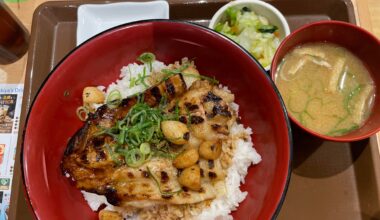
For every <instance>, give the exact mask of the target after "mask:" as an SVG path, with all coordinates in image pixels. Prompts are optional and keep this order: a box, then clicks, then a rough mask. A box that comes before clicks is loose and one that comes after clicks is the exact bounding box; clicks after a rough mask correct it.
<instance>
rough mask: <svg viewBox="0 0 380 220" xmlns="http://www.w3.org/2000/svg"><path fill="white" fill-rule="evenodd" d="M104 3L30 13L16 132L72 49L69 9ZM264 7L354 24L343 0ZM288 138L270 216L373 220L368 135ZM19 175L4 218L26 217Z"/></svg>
mask: <svg viewBox="0 0 380 220" xmlns="http://www.w3.org/2000/svg"><path fill="white" fill-rule="evenodd" d="M109 2H115V1H106V2H104V1H101V2H100V1H95V2H94V1H81V2H70V1H65V2H63V1H62V2H46V3H44V4H42V5H40V6H39V7H38V8H37V9H36V11H35V13H34V17H33V24H32V32H31V46H30V51H29V57H28V64H27V69H26V79H25V90H24V104H23V111H22V116H21V126H22V127H23V123H24V120H25V117H26V113H27V111H28V109H29V107H30V104H31V102H32V100H33V98H34V96H35V95H36V92H37V90H38V88H39V87H40V85H41V84H42V82H43V81H44V80H45V78H46V76H47V75H48V73H49V72H50V71H51V70H52V69H53V67H54V66H55V65H56V64H57V63H58V62H59V61H60V60H61V59H62V58H63V57H64V56H65V55H66V54H67V53H68V52H69V51H70V50H71V49H73V48H74V47H75V42H76V24H77V7H78V6H79V5H80V4H85V3H109ZM226 2H227V1H226V0H206V1H198V0H190V1H184V0H169V4H170V18H171V19H177V20H186V21H191V22H195V23H198V24H201V25H207V24H208V22H209V19H210V18H211V16H212V15H213V14H214V13H215V12H216V10H217V9H218V8H220V7H221V6H222V5H224V4H225V3H226ZM269 2H270V4H272V5H274V6H275V7H277V8H278V9H279V10H280V11H281V12H283V13H284V15H285V17H286V19H287V20H288V22H289V24H290V28H291V30H294V29H295V28H297V27H299V26H301V25H303V24H306V23H309V22H312V21H317V20H326V19H332V20H341V21H348V22H351V23H355V21H356V20H355V17H354V11H353V6H352V3H351V1H350V0H319V1H314V0H271V1H269ZM293 127H294V126H293ZM20 132H22V131H20ZM21 134H22V133H20V135H19V137H20V140H19V142H18V143H19V146H18V152H20V143H21V137H22V135H21ZM294 139H295V145H294V156H293V172H292V177H291V181H290V185H289V190H288V193H287V197H286V200H285V203H284V205H283V208H282V210H281V212H280V215H279V217H278V219H290V220H297V219H302V220H303V219H318V220H322V219H323V220H325V219H334V220H335V219H364V220H370V219H371V220H372V219H380V199H379V198H380V196H379V191H380V183H379V182H380V179H379V178H380V158H379V152H378V151H377V147H378V141H377V139H376V137H372V138H371V139H367V140H363V141H361V142H355V143H333V142H327V141H322V140H320V139H317V138H314V137H311V136H309V135H307V134H305V133H303V132H301V131H300V130H298V129H297V128H294ZM17 155H19V153H18V154H17ZM19 159H20V158H16V160H17V161H18V160H19ZM20 172H21V171H20V164H16V167H15V176H14V181H13V186H12V198H11V207H10V209H11V213H10V219H30V218H31V216H32V215H31V214H30V213H29V211H25V209H26V207H27V205H26V204H27V202H26V201H25V199H24V197H23V193H20V191H22V190H21V188H22V187H21V186H22V184H21V179H20V178H21V174H20Z"/></svg>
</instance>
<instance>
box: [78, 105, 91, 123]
mask: <svg viewBox="0 0 380 220" xmlns="http://www.w3.org/2000/svg"><path fill="white" fill-rule="evenodd" d="M76 113H77V116H78V118H79V119H80V120H81V121H86V120H87V118H88V113H89V110H88V109H87V108H86V107H84V106H80V107H78V108H77V111H76Z"/></svg>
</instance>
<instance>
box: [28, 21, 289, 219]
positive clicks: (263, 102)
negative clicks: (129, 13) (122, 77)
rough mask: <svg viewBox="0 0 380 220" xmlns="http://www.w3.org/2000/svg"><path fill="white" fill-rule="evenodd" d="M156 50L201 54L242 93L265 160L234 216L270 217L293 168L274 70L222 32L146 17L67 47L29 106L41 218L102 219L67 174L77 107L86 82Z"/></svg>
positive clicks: (31, 168) (34, 189) (31, 180)
mask: <svg viewBox="0 0 380 220" xmlns="http://www.w3.org/2000/svg"><path fill="white" fill-rule="evenodd" d="M145 51H151V52H153V53H155V54H156V56H157V59H158V60H162V61H164V62H165V63H171V62H173V61H176V60H180V59H181V58H182V57H189V58H195V63H196V65H197V67H198V68H199V71H200V72H201V73H203V74H206V75H209V76H215V77H216V78H217V79H219V80H220V81H221V83H223V84H224V85H227V86H228V87H229V88H230V89H231V90H232V92H233V93H235V95H236V102H237V103H238V104H239V105H240V114H241V116H242V123H243V124H244V125H245V126H250V127H252V129H253V132H254V133H253V135H252V138H253V142H254V143H255V145H256V146H255V147H256V149H257V151H258V152H259V153H260V154H261V156H262V158H263V160H262V162H261V163H260V164H258V165H257V166H252V167H251V168H250V169H249V174H248V175H247V177H246V182H245V184H244V185H243V186H242V189H243V190H244V191H248V193H249V194H248V196H247V198H246V199H245V200H244V202H242V203H241V204H240V206H239V208H238V210H237V211H235V212H234V213H233V216H234V217H235V218H236V219H247V218H249V219H270V218H272V217H274V216H276V215H277V213H278V211H279V209H280V207H281V204H282V202H283V200H284V197H285V193H286V189H287V183H288V181H289V176H290V161H291V146H292V140H291V131H290V126H289V121H288V118H287V114H286V111H285V108H284V105H283V102H282V100H281V98H280V96H279V93H278V91H277V90H276V88H275V86H274V84H273V82H272V81H271V79H270V77H269V76H268V75H266V73H265V71H264V70H263V69H262V67H261V66H260V65H259V64H258V62H257V61H256V60H254V59H253V58H252V57H251V56H249V55H248V53H247V52H246V51H244V50H243V49H242V48H240V47H239V46H237V45H236V44H235V43H233V42H232V41H230V40H228V39H227V38H226V37H223V36H222V35H220V34H217V33H216V32H214V31H212V30H209V29H207V28H204V27H201V26H198V25H194V24H190V23H183V22H173V21H165V20H158V21H143V22H136V23H130V24H127V25H122V26H119V27H116V28H113V29H111V30H108V31H106V32H104V33H102V34H100V35H98V36H95V37H94V38H92V39H91V40H89V41H87V42H86V43H84V44H82V45H81V46H80V47H78V48H76V49H75V50H73V51H72V52H71V53H70V54H69V55H67V56H66V57H65V58H64V59H63V60H62V61H61V62H60V63H59V65H57V67H56V68H55V69H54V70H53V71H52V73H51V74H50V75H49V77H48V79H47V80H46V81H45V83H44V85H43V86H42V87H41V89H40V91H39V93H38V95H37V97H36V99H35V100H34V103H33V105H32V108H31V111H30V112H29V115H28V119H27V123H26V127H25V133H24V134H25V136H24V142H23V154H22V165H23V174H24V184H25V187H26V192H27V195H28V197H29V200H30V203H31V206H32V208H33V210H34V213H35V215H36V217H37V218H38V219H42V220H44V219H97V214H96V213H94V212H93V211H91V209H90V208H89V206H88V205H87V203H86V201H85V200H84V199H83V197H82V194H81V193H80V191H79V190H78V189H76V188H75V187H74V186H73V184H71V182H70V181H69V180H68V179H67V178H66V177H65V176H63V175H62V173H61V169H60V161H61V159H62V156H63V152H64V150H65V148H66V144H67V142H68V140H69V138H70V137H71V136H72V135H73V134H74V133H75V132H76V131H77V129H78V128H80V127H81V126H82V124H83V123H82V122H80V121H79V120H78V118H77V116H76V113H75V110H76V108H77V107H78V106H80V105H81V93H82V89H83V88H84V87H85V86H88V85H108V84H109V83H111V82H112V81H115V80H116V79H117V78H118V76H119V74H120V69H121V67H122V66H123V65H126V64H128V63H131V62H134V61H135V60H136V57H138V55H139V54H141V53H142V52H145Z"/></svg>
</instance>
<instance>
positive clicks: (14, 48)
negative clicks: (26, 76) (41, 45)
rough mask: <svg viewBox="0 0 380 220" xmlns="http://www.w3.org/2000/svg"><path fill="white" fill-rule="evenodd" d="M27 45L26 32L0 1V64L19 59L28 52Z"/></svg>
mask: <svg viewBox="0 0 380 220" xmlns="http://www.w3.org/2000/svg"><path fill="white" fill-rule="evenodd" d="M28 44H29V34H28V31H27V30H26V28H25V27H24V26H23V25H22V24H21V22H20V21H19V20H18V19H17V18H16V16H15V15H14V14H13V13H12V12H11V10H10V9H9V8H8V7H7V6H6V5H5V3H4V2H2V0H0V64H9V63H12V62H15V61H16V60H18V59H20V58H21V57H22V56H23V55H24V54H25V53H26V51H27V50H28Z"/></svg>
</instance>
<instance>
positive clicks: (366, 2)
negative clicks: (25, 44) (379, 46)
mask: <svg viewBox="0 0 380 220" xmlns="http://www.w3.org/2000/svg"><path fill="white" fill-rule="evenodd" d="M0 1H1V0H0ZM5 2H6V4H7V5H8V6H9V8H10V9H11V10H12V11H13V12H14V13H15V14H16V16H17V17H18V18H19V19H20V20H21V22H22V23H23V24H24V25H25V27H26V28H27V29H28V30H29V31H30V29H31V24H32V17H33V13H34V10H35V9H36V8H37V7H38V6H39V5H40V4H41V3H43V2H46V0H20V1H19V3H17V2H16V3H13V1H12V2H10V0H8V1H7V0H5ZM352 2H353V5H354V8H355V15H356V18H357V23H358V24H359V25H360V26H362V27H363V28H365V29H367V30H368V31H370V32H372V33H373V34H374V35H376V36H377V37H378V38H380V0H352ZM26 62H27V54H26V55H25V56H24V57H23V58H22V59H20V60H18V61H17V62H15V63H13V64H10V65H0V70H3V71H5V73H6V77H0V84H1V83H9V84H17V83H23V82H24V78H25V68H26ZM377 139H378V140H380V134H379V133H378V134H377ZM379 152H380V149H379ZM15 196H16V195H15ZM17 196H18V195H17Z"/></svg>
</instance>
